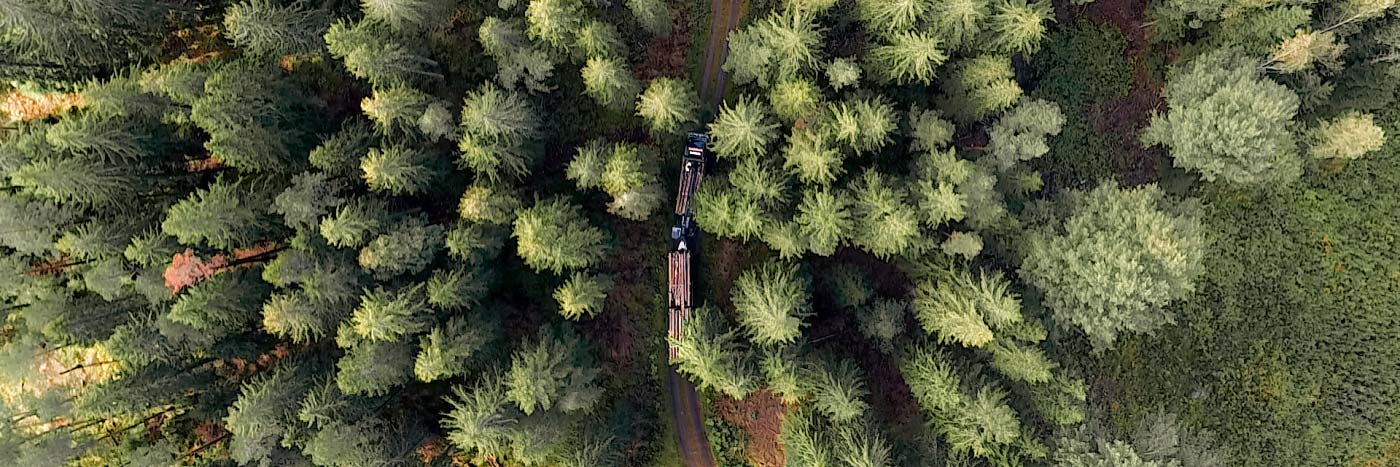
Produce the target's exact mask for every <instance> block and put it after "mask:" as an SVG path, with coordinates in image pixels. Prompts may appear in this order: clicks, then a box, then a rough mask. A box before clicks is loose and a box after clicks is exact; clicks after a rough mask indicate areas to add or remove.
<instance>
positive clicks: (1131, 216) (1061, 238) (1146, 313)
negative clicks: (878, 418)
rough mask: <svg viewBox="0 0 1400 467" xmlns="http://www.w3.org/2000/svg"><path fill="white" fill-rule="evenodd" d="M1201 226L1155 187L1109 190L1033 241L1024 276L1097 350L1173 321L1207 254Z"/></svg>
mask: <svg viewBox="0 0 1400 467" xmlns="http://www.w3.org/2000/svg"><path fill="white" fill-rule="evenodd" d="M1203 242H1204V240H1203V239H1202V234H1201V226H1200V220H1199V219H1198V218H1197V216H1195V215H1193V214H1191V213H1189V212H1182V210H1181V209H1179V208H1178V207H1176V206H1173V205H1170V204H1168V201H1167V200H1166V199H1165V197H1164V195H1163V194H1162V192H1161V190H1159V189H1158V188H1157V187H1156V186H1155V185H1148V186H1145V187H1140V188H1131V189H1123V188H1118V187H1117V186H1114V185H1112V184H1108V185H1103V186H1100V187H1099V188H1096V189H1094V190H1093V191H1091V192H1088V193H1084V194H1082V195H1081V196H1079V197H1077V199H1075V200H1074V201H1073V202H1072V204H1071V206H1070V214H1069V216H1068V218H1066V219H1065V220H1064V224H1063V226H1062V227H1060V228H1057V229H1053V230H1042V231H1040V232H1037V233H1035V234H1033V235H1032V236H1031V237H1030V239H1029V244H1028V246H1027V251H1026V253H1025V256H1024V261H1023V263H1022V265H1021V275H1022V277H1025V278H1026V280H1027V281H1028V282H1030V283H1031V284H1033V285H1035V286H1036V287H1037V288H1039V289H1041V291H1042V292H1044V293H1045V303H1046V304H1047V305H1048V306H1049V307H1050V309H1051V310H1052V311H1053V313H1054V316H1055V319H1056V320H1058V321H1060V322H1061V323H1064V324H1073V325H1074V326H1077V327H1079V328H1080V329H1082V330H1083V331H1084V332H1085V334H1088V335H1089V338H1090V340H1091V341H1092V342H1093V343H1094V346H1095V348H1098V349H1102V348H1106V347H1110V346H1112V345H1113V343H1114V341H1115V340H1117V339H1118V337H1119V335H1120V334H1122V333H1141V332H1151V331H1153V330H1154V329H1157V328H1158V327H1160V326H1162V325H1164V324H1169V323H1171V322H1172V321H1173V318H1172V314H1171V312H1170V311H1169V310H1167V309H1166V306H1167V305H1168V304H1170V303H1171V302H1173V301H1176V300H1179V299H1182V298H1185V297H1186V296H1188V295H1189V294H1190V293H1191V292H1192V291H1194V290H1195V279H1196V277H1197V276H1199V275H1200V273H1201V272H1202V257H1203V256H1204V251H1203V250H1204V243H1203Z"/></svg>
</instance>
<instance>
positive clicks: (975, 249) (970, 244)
mask: <svg viewBox="0 0 1400 467" xmlns="http://www.w3.org/2000/svg"><path fill="white" fill-rule="evenodd" d="M939 248H940V249H942V250H943V253H944V254H946V255H948V256H961V257H963V259H966V260H968V261H971V260H972V259H973V258H976V257H977V254H978V253H981V252H982V236H981V235H977V232H953V233H950V234H948V238H947V239H946V240H943V244H942V245H940V246H939Z"/></svg>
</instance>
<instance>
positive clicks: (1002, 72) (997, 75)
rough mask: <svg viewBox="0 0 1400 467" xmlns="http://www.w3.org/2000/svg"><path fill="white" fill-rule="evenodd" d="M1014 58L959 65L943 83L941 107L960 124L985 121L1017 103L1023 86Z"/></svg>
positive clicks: (998, 57) (987, 58) (966, 61)
mask: <svg viewBox="0 0 1400 467" xmlns="http://www.w3.org/2000/svg"><path fill="white" fill-rule="evenodd" d="M1013 77H1014V73H1013V72H1012V70H1011V58H1010V57H1008V56H1005V55H980V56H977V57H973V58H969V59H964V60H962V61H960V62H957V63H956V64H955V65H954V67H953V73H952V76H951V77H949V79H947V80H945V81H943V83H942V90H943V92H942V94H941V99H940V102H939V106H940V107H942V108H943V111H944V112H945V113H946V114H947V115H949V116H950V117H952V118H953V119H954V120H956V121H958V122H960V123H970V122H975V121H978V120H982V119H985V118H987V117H990V116H992V115H995V114H997V113H998V112H1001V111H1002V110H1005V109H1007V108H1009V107H1011V106H1012V105H1013V104H1015V103H1016V101H1017V100H1018V99H1020V97H1021V86H1020V85H1018V84H1016V81H1015V80H1014V79H1012V78H1013Z"/></svg>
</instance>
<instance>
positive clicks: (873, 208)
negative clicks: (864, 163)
mask: <svg viewBox="0 0 1400 467" xmlns="http://www.w3.org/2000/svg"><path fill="white" fill-rule="evenodd" d="M851 194H852V195H853V197H854V198H855V199H854V202H853V203H852V206H851V208H852V209H851V211H852V212H851V217H852V218H853V219H854V220H855V222H853V223H852V224H853V227H854V228H853V229H852V232H851V235H850V238H851V243H854V244H856V245H857V246H859V247H861V248H862V249H864V250H866V251H868V252H870V253H871V254H874V255H875V256H877V257H880V258H888V257H891V256H895V255H899V254H901V253H903V252H905V251H907V250H909V249H910V248H911V247H912V246H913V245H914V244H915V242H916V241H917V239H918V237H919V234H920V232H919V218H918V215H917V214H916V213H915V212H914V209H913V208H911V207H910V204H909V203H908V202H907V194H906V192H905V191H904V189H903V188H901V187H898V186H895V185H892V184H891V183H890V182H889V181H887V179H886V178H885V177H883V176H881V175H880V173H879V172H875V171H874V170H868V171H866V172H865V174H864V175H863V176H862V177H861V178H860V179H858V180H856V181H855V183H854V184H853V185H852V186H851Z"/></svg>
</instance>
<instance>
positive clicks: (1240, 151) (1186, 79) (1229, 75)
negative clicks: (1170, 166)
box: [1142, 49, 1302, 185]
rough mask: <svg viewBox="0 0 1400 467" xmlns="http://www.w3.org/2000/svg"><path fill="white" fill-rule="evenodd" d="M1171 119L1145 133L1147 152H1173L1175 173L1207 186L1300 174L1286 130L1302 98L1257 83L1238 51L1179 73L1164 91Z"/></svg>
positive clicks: (1252, 64) (1254, 67) (1211, 56)
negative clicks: (1154, 148) (1153, 148)
mask: <svg viewBox="0 0 1400 467" xmlns="http://www.w3.org/2000/svg"><path fill="white" fill-rule="evenodd" d="M1163 93H1164V95H1165V96H1166V101H1167V114H1166V115H1165V116H1160V115H1158V116H1154V117H1153V118H1152V125H1151V126H1150V127H1148V128H1147V129H1146V130H1144V131H1143V133H1142V141H1143V143H1144V144H1146V145H1163V146H1166V147H1168V148H1169V149H1170V150H1171V155H1172V161H1173V163H1174V164H1175V165H1176V166H1177V167H1182V168H1186V169H1192V170H1196V171H1198V172H1200V173H1201V175H1202V176H1203V177H1204V178H1205V179H1206V180H1207V181H1215V180H1223V181H1226V182H1230V183H1238V184H1244V185H1257V184H1261V183H1268V182H1285V181H1288V180H1292V179H1295V178H1297V177H1298V176H1299V174H1300V173H1301V165H1302V163H1301V160H1300V158H1299V157H1298V148H1297V142H1296V141H1295V140H1294V136H1293V133H1292V132H1291V131H1289V129H1288V127H1289V125H1290V124H1291V123H1292V121H1293V117H1294V115H1296V114H1297V113H1298V105H1299V101H1298V96H1297V95H1295V94H1293V92H1292V91H1290V90H1289V89H1288V88H1286V87H1284V86H1282V85H1280V84H1278V83H1274V82H1273V81H1270V80H1269V79H1268V78H1265V77H1263V76H1262V75H1260V72H1259V64H1258V62H1257V61H1255V60H1254V59H1252V58H1250V57H1247V56H1245V55H1244V54H1243V53H1242V52H1240V51H1239V50H1233V49H1225V50H1220V51H1215V52H1210V53H1207V54H1204V55H1201V56H1199V57H1197V58H1196V59H1194V60H1192V61H1191V62H1189V63H1187V64H1185V65H1182V66H1180V67H1179V68H1177V69H1175V70H1174V71H1173V73H1172V74H1171V75H1170V76H1169V77H1168V79H1167V86H1166V89H1165V90H1164V91H1163Z"/></svg>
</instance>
